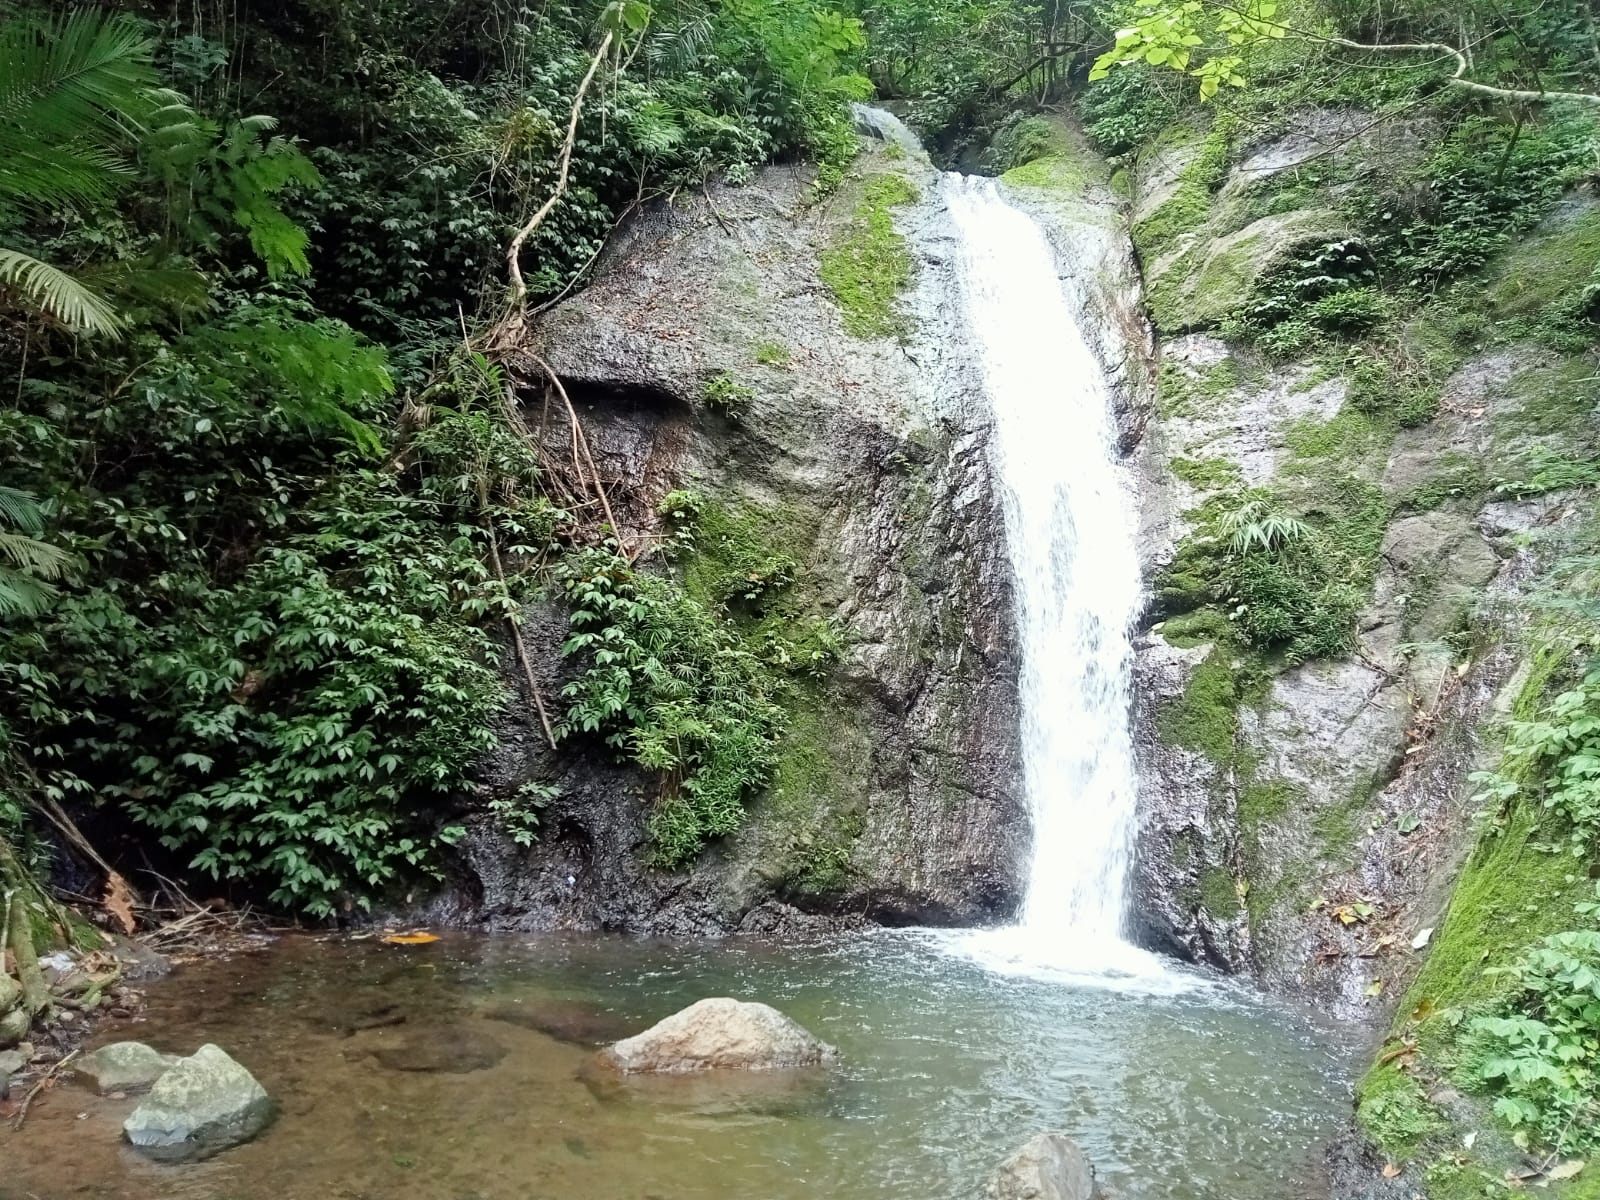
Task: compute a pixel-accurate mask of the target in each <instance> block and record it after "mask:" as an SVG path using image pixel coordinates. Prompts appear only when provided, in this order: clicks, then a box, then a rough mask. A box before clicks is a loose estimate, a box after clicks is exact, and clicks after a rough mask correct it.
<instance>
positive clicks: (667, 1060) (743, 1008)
mask: <svg viewBox="0 0 1600 1200" xmlns="http://www.w3.org/2000/svg"><path fill="white" fill-rule="evenodd" d="M837 1056H838V1051H837V1050H835V1049H834V1048H833V1047H832V1046H830V1045H828V1044H827V1043H826V1042H823V1041H821V1040H819V1039H818V1038H815V1037H813V1036H812V1035H811V1034H810V1033H808V1032H806V1030H804V1029H802V1028H801V1027H800V1026H799V1025H797V1024H796V1023H795V1022H793V1021H791V1020H790V1019H789V1018H788V1017H786V1016H784V1015H783V1014H782V1013H781V1012H779V1011H778V1010H777V1009H775V1008H772V1007H770V1006H769V1005H766V1004H753V1003H747V1002H744V1001H740V1000H732V999H729V998H727V997H714V998H711V999H707V1000H701V1001H698V1002H696V1003H694V1004H691V1005H690V1006H689V1007H688V1008H686V1009H684V1010H683V1011H682V1012H677V1013H674V1014H673V1015H672V1016H670V1017H667V1018H666V1019H665V1020H663V1021H659V1022H657V1023H656V1024H654V1025H652V1026H651V1027H650V1028H649V1029H647V1030H645V1031H644V1032H643V1033H641V1034H637V1035H635V1036H634V1037H631V1038H625V1039H624V1040H622V1041H620V1042H618V1043H616V1044H615V1045H614V1046H611V1047H610V1048H609V1049H607V1050H605V1051H603V1052H602V1053H601V1055H600V1061H601V1063H602V1065H604V1066H605V1067H607V1068H609V1069H610V1070H612V1071H616V1072H617V1073H619V1074H622V1075H683V1074H690V1073H693V1072H698V1071H799V1070H805V1069H807V1068H811V1067H819V1066H822V1065H823V1064H825V1063H828V1062H830V1061H832V1060H833V1059H834V1058H836V1057H837Z"/></svg>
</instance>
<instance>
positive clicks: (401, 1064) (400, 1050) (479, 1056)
mask: <svg viewBox="0 0 1600 1200" xmlns="http://www.w3.org/2000/svg"><path fill="white" fill-rule="evenodd" d="M376 1054H377V1059H378V1061H379V1062H380V1063H382V1064H383V1065H384V1066H386V1067H388V1068H389V1069H390V1070H391V1071H432V1072H438V1073H440V1074H444V1075H466V1074H469V1073H470V1072H472V1071H487V1070H488V1069H489V1068H490V1067H492V1066H494V1065H495V1063H497V1062H499V1061H500V1060H501V1059H502V1058H504V1057H505V1056H506V1048H505V1047H504V1046H502V1045H501V1044H500V1043H499V1042H497V1041H495V1040H494V1039H493V1038H492V1037H490V1036H489V1035H488V1034H486V1033H478V1032H477V1031H476V1030H473V1029H463V1028H460V1027H456V1026H447V1027H445V1028H444V1029H430V1030H427V1031H426V1032H424V1031H420V1030H419V1031H418V1032H416V1033H414V1034H412V1035H411V1036H410V1037H408V1038H406V1039H405V1041H403V1042H401V1043H400V1044H399V1045H398V1046H388V1047H385V1048H384V1049H382V1050H379V1051H377V1052H376Z"/></svg>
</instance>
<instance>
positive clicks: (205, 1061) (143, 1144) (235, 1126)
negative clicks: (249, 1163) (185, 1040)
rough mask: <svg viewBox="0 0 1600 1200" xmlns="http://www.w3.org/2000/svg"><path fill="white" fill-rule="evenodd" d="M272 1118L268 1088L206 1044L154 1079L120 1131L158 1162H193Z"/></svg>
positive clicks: (241, 1139) (244, 1136)
mask: <svg viewBox="0 0 1600 1200" xmlns="http://www.w3.org/2000/svg"><path fill="white" fill-rule="evenodd" d="M271 1120H272V1101H271V1099H270V1098H269V1097H268V1096H267V1093H266V1089H264V1088H263V1087H262V1086H261V1085H260V1084H259V1083H257V1082H256V1080H255V1077H254V1076H253V1075H251V1074H250V1072H249V1071H247V1070H245V1069H244V1068H243V1067H241V1066H240V1065H239V1064H238V1063H236V1062H234V1061H233V1059H231V1058H229V1057H228V1055H227V1054H225V1053H224V1052H223V1051H222V1050H220V1049H218V1048H217V1047H216V1046H210V1045H207V1046H201V1047H200V1049H199V1050H197V1051H195V1053H194V1054H192V1055H190V1056H189V1057H188V1058H180V1059H179V1060H178V1061H177V1062H176V1063H175V1064H174V1065H173V1066H172V1067H171V1068H170V1069H169V1070H168V1071H167V1072H166V1074H164V1075H162V1076H161V1078H160V1079H158V1080H156V1082H155V1085H154V1086H153V1087H152V1088H151V1089H150V1094H149V1096H147V1097H146V1098H145V1099H144V1101H143V1102H142V1103H141V1104H140V1105H139V1107H138V1108H136V1109H134V1110H133V1112H132V1114H131V1115H130V1116H129V1117H128V1119H127V1120H126V1121H124V1122H123V1123H122V1132H123V1133H124V1134H125V1135H126V1137H127V1139H128V1141H129V1142H130V1143H131V1144H132V1145H133V1147H134V1149H136V1150H138V1151H139V1152H140V1153H141V1154H144V1155H145V1156H146V1157H148V1158H153V1159H155V1160H156V1161H157V1162H192V1161H196V1160H198V1159H202V1158H210V1157H211V1156H212V1155H214V1154H219V1153H221V1152H222V1151H224V1150H227V1149H229V1148H230V1147H232V1146H237V1145H239V1144H240V1143H241V1142H248V1141H249V1140H250V1139H251V1138H253V1137H255V1136H256V1134H258V1133H260V1132H261V1131H262V1130H263V1129H265V1128H266V1127H267V1124H268V1123H269V1122H270V1121H271Z"/></svg>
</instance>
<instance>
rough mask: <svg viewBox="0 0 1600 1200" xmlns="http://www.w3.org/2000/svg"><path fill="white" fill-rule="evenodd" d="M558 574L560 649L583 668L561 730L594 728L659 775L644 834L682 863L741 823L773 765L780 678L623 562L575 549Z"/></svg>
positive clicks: (715, 618)
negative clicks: (564, 602) (567, 615)
mask: <svg viewBox="0 0 1600 1200" xmlns="http://www.w3.org/2000/svg"><path fill="white" fill-rule="evenodd" d="M561 580H562V585H563V587H564V588H565V590H566V593H567V595H568V597H569V599H570V600H571V602H572V629H573V632H572V636H571V637H570V638H568V640H567V643H566V645H565V646H564V647H563V648H562V653H563V654H566V655H573V656H579V657H580V658H581V660H582V661H583V662H584V663H585V664H586V666H585V669H584V672H583V674H581V675H580V676H579V677H578V678H577V679H576V680H574V681H573V682H572V683H570V684H568V685H567V687H566V688H565V690H564V692H563V695H564V696H565V697H566V699H567V702H568V707H567V713H566V718H565V725H564V729H565V730H568V731H570V730H573V729H580V730H583V731H585V732H603V733H605V734H606V736H607V741H608V742H609V743H610V744H611V745H612V746H615V747H617V748H618V749H619V750H622V751H624V752H625V753H626V754H627V756H628V757H629V758H631V759H632V760H633V761H634V762H636V763H638V764H639V765H640V766H641V767H644V768H645V769H647V770H649V771H651V772H654V773H657V774H659V776H660V777H661V779H662V789H663V790H662V795H661V798H660V800H659V801H658V802H657V804H656V805H655V808H654V810H653V812H652V814H651V818H650V833H651V839H652V841H653V843H654V846H655V854H656V858H657V859H658V861H660V862H661V863H662V865H664V866H677V865H680V864H681V863H683V862H685V861H687V860H688V859H690V858H692V857H693V856H694V855H695V854H696V853H697V852H698V851H699V850H700V848H701V846H702V845H704V844H705V841H706V839H708V838H713V837H720V836H722V835H724V834H728V833H732V832H733V831H734V830H735V829H737V828H738V826H739V823H740V820H741V819H742V818H743V815H744V807H743V802H744V798H745V796H746V795H747V794H748V793H749V792H751V791H753V790H754V789H756V788H758V787H759V786H760V785H761V784H763V783H765V782H766V779H767V777H768V775H769V774H770V773H771V771H772V766H773V763H774V761H775V742H776V739H777V736H778V734H779V733H780V732H781V731H782V709H781V708H780V707H779V706H778V704H777V703H776V701H775V697H774V694H773V693H774V690H775V688H776V687H777V686H778V681H777V678H776V677H775V676H774V675H773V674H772V673H771V672H770V671H769V670H767V668H766V664H764V663H763V662H762V661H761V659H760V657H759V656H758V655H757V654H756V653H755V651H754V650H753V648H752V647H751V646H750V645H749V644H748V643H747V641H746V639H745V638H743V637H742V636H741V635H740V632H739V631H738V630H737V629H736V628H735V627H734V625H733V624H732V623H731V622H729V621H727V620H725V619H723V618H722V617H721V616H720V614H719V613H718V612H717V611H716V610H714V609H711V608H708V607H707V606H706V605H704V604H701V603H699V602H697V601H696V600H695V599H694V598H693V597H691V596H690V595H688V594H687V593H686V592H685V591H684V590H683V588H682V587H681V586H679V585H677V584H674V583H673V582H671V581H669V580H665V579H661V578H657V577H654V576H650V575H646V574H643V573H641V572H636V571H634V570H633V569H632V568H631V566H630V565H629V564H628V562H627V560H626V559H624V558H621V557H619V556H617V555H614V554H608V553H606V552H604V551H592V552H590V553H589V554H586V555H582V556H575V557H574V558H572V559H571V560H570V561H569V562H568V563H567V564H566V565H564V566H563V568H562V572H561Z"/></svg>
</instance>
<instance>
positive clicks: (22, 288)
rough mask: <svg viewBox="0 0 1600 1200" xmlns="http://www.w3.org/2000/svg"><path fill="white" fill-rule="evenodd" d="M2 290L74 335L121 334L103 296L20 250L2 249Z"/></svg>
mask: <svg viewBox="0 0 1600 1200" xmlns="http://www.w3.org/2000/svg"><path fill="white" fill-rule="evenodd" d="M0 289H9V290H11V291H13V292H15V293H16V294H17V295H18V296H20V297H21V298H22V300H23V302H24V303H25V304H27V305H29V306H31V307H33V308H35V309H37V310H38V311H39V312H41V313H43V314H44V315H45V316H47V317H49V318H51V319H52V320H55V321H59V322H60V323H61V324H63V325H65V326H66V327H67V328H68V329H71V330H73V331H74V332H77V333H90V334H104V335H114V334H117V333H120V332H121V330H122V325H123V321H122V318H121V317H120V316H119V315H118V314H117V311H116V309H114V308H113V307H112V306H111V303H110V302H109V301H108V300H106V298H105V297H104V296H102V295H100V294H99V293H97V292H96V291H95V290H94V289H93V288H91V287H89V286H88V285H86V284H85V283H83V282H82V281H81V280H78V279H75V278H73V277H72V276H71V275H69V274H67V273H66V272H65V271H63V270H61V269H60V268H59V267H53V266H51V265H50V264H49V263H47V262H44V261H42V260H40V259H37V258H34V257H32V256H31V255H27V254H24V253H22V251H20V250H6V249H3V248H0Z"/></svg>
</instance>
